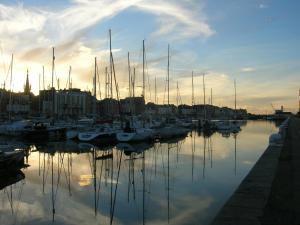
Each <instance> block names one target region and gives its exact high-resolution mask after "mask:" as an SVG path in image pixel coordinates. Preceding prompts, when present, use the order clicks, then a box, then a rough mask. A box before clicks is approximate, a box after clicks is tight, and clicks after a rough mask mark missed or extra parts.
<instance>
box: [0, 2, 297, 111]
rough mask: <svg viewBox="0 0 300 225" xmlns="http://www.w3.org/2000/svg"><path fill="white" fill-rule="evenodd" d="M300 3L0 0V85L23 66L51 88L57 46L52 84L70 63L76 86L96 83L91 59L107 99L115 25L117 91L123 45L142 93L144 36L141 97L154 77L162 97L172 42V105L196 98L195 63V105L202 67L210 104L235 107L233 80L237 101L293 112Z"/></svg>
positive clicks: (20, 77) (162, 99) (124, 69)
mask: <svg viewBox="0 0 300 225" xmlns="http://www.w3.org/2000/svg"><path fill="white" fill-rule="evenodd" d="M299 11H300V2H299V1H296V0H287V1H282V0H251V1H247V0H231V1H228V0H215V1H209V0H166V1H159V0H65V1H64V0H52V1H46V0H39V1H38V0H23V1H21V0H18V1H16V0H0V51H1V52H0V54H1V55H0V83H1V87H3V83H4V82H5V84H6V88H7V89H9V88H10V87H11V88H12V89H13V90H15V91H22V90H23V86H24V83H25V80H26V70H27V69H28V71H29V81H30V83H31V85H32V91H33V93H34V94H38V91H39V88H40V89H42V88H44V87H45V88H48V87H49V86H50V85H51V65H52V47H55V77H54V79H55V82H54V84H55V86H56V87H58V83H59V87H60V88H65V87H67V80H68V74H69V67H70V66H71V67H72V70H71V79H72V87H78V88H81V89H82V90H92V88H93V83H92V81H93V73H94V58H95V57H97V64H98V71H99V77H100V84H99V85H100V91H99V90H98V91H97V95H98V96H97V97H98V99H100V97H101V98H103V97H105V67H107V66H109V35H108V31H109V29H111V32H112V49H113V56H114V61H115V70H116V79H117V82H118V86H119V90H120V95H121V97H122V98H124V97H127V96H128V92H129V91H128V66H127V65H128V62H127V55H128V52H129V53H130V65H131V68H132V70H133V68H136V82H135V86H136V88H135V92H136V93H135V95H136V96H139V95H141V94H142V88H141V87H142V70H141V69H142V41H143V40H145V55H146V76H145V77H146V82H145V83H146V85H145V86H146V94H145V96H146V101H152V102H153V101H154V100H155V99H154V98H155V97H154V96H155V91H154V90H155V88H154V87H155V79H156V84H157V85H156V86H157V88H156V89H157V100H158V103H159V104H162V103H166V100H167V95H166V92H165V89H166V88H165V87H166V76H167V54H168V44H169V45H170V102H171V103H174V104H176V103H177V99H178V102H179V103H185V104H191V103H192V97H191V96H192V78H191V76H192V71H193V73H194V90H195V94H194V95H195V103H199V104H202V103H203V102H204V98H203V95H204V92H203V77H202V76H203V74H205V93H206V102H210V98H211V95H210V94H211V92H212V100H213V104H214V105H218V106H229V107H233V106H234V80H236V84H237V85H236V87H237V107H239V108H245V109H247V110H248V111H249V112H252V113H271V112H272V111H273V109H272V106H273V107H274V108H280V106H281V105H283V106H284V108H285V109H286V110H291V111H294V112H295V111H297V109H298V100H299V98H298V92H299V91H298V90H299V88H300V72H299V71H300V63H299V62H300V45H299V43H298V42H299V40H300V28H299V24H298V21H300V14H299V13H298V12H299ZM12 54H13V55H14V60H13V70H12V84H11V85H10V71H9V67H10V64H11V58H12ZM43 66H44V68H45V70H44V81H43V78H42V77H43V75H42V74H43V69H42V68H43ZM57 80H59V82H57ZM177 83H178V88H177ZM97 86H98V85H97ZM100 95H101V96H100ZM114 95H116V94H114ZM177 96H180V97H179V98H177Z"/></svg>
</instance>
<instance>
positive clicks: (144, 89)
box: [143, 40, 145, 99]
mask: <svg viewBox="0 0 300 225" xmlns="http://www.w3.org/2000/svg"><path fill="white" fill-rule="evenodd" d="M143 97H144V99H145V40H143Z"/></svg>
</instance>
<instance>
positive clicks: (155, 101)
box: [154, 76, 157, 104]
mask: <svg viewBox="0 0 300 225" xmlns="http://www.w3.org/2000/svg"><path fill="white" fill-rule="evenodd" d="M154 88H155V96H154V98H155V99H154V103H155V104H157V94H156V92H157V89H156V76H155V83H154Z"/></svg>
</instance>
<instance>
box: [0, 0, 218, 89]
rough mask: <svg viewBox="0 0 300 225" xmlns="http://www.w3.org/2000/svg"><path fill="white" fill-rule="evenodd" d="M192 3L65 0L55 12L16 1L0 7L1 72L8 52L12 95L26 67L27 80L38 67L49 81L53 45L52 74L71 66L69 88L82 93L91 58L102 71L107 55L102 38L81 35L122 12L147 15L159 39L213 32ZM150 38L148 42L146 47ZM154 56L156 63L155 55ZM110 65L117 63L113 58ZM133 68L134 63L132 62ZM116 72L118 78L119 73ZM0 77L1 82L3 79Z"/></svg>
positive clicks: (34, 75) (87, 81) (62, 72)
mask: <svg viewBox="0 0 300 225" xmlns="http://www.w3.org/2000/svg"><path fill="white" fill-rule="evenodd" d="M198 3H199V2H198ZM198 3H183V2H180V1H169V2H160V1H154V2H151V4H150V3H149V2H148V1H146V0H116V1H113V0H101V1H100V0H93V1H92V0H70V1H69V2H68V4H67V5H65V6H64V7H62V8H60V9H59V10H57V9H52V8H51V7H50V8H49V7H48V8H45V7H44V8H38V7H33V6H31V7H28V6H25V5H23V4H20V3H19V4H17V5H5V4H3V3H2V4H1V3H0V40H1V45H2V46H4V48H3V52H4V54H3V55H2V58H3V60H4V61H5V63H4V64H6V65H5V66H2V65H1V67H3V68H2V70H3V71H4V72H5V73H6V71H5V70H6V69H7V68H8V64H9V62H10V54H11V53H15V63H14V77H13V83H14V87H15V90H18V91H21V90H22V87H23V83H24V82H25V71H26V68H29V69H30V79H31V80H38V74H39V73H41V71H42V70H41V68H42V65H45V69H46V70H45V72H46V79H45V80H46V81H47V80H48V81H49V79H50V78H49V77H47V75H48V76H49V75H50V74H51V72H49V70H51V54H52V51H51V48H52V46H55V47H56V72H57V74H59V75H60V76H66V74H67V73H68V72H67V71H68V67H69V65H72V66H73V69H72V76H73V77H74V82H73V84H74V86H75V85H79V87H80V88H83V89H86V87H87V86H91V85H90V83H91V73H90V72H91V68H92V67H91V64H92V59H93V58H94V57H95V56H98V57H101V63H102V65H101V66H102V68H103V67H105V65H104V64H106V65H107V64H108V54H107V52H105V50H104V49H107V47H108V46H107V44H108V41H107V37H106V38H105V40H104V39H102V40H101V39H99V37H91V36H87V33H88V32H89V30H91V29H93V28H94V26H96V25H98V24H103V23H104V22H105V21H107V20H110V19H112V18H113V17H114V16H116V15H118V14H120V13H121V12H123V11H125V10H128V9H134V10H137V11H142V12H146V13H149V14H150V15H151V16H152V17H153V19H154V21H156V22H157V24H156V25H157V27H156V29H155V30H154V31H153V34H152V37H155V38H156V39H157V37H158V36H159V37H161V35H169V34H175V33H176V34H177V33H179V34H180V35H177V36H178V37H180V38H190V37H204V38H206V37H209V36H211V35H212V34H213V33H214V31H213V30H212V29H211V27H210V26H209V25H208V23H207V21H206V18H205V15H204V12H203V10H202V8H200V6H199V7H196V6H197V5H200V4H198ZM179 31H180V32H179ZM150 32H151V31H150ZM173 36H176V35H173ZM155 38H154V39H155ZM154 39H153V38H152V43H154V41H153V40H154ZM115 51H117V50H115ZM119 51H120V50H119ZM156 58H158V59H159V57H158V56H156ZM150 60H151V59H150ZM150 60H149V64H148V66H149V67H150V66H151V68H149V71H151V70H153V71H159V70H160V69H159V65H158V64H159V63H157V62H158V61H157V60H156V63H155V62H154V61H153V63H152V62H151V61H150ZM115 62H116V64H118V63H120V62H118V58H117V57H116V59H115ZM121 64H124V63H123V62H121ZM136 64H140V62H137V61H136ZM117 66H118V65H117ZM117 66H116V69H118V67H117ZM5 68H6V69H5ZM121 68H126V67H125V66H121ZM117 72H118V77H119V78H120V77H122V76H123V74H125V73H124V72H119V71H117ZM0 76H1V75H0ZM158 76H160V75H159V74H158ZM0 79H1V83H2V79H5V76H1V77H0ZM79 79H82V80H79ZM50 80H51V79H50ZM63 80H64V79H63ZM46 86H47V85H46ZM32 88H33V91H34V92H35V93H37V91H38V84H36V83H33V85H32ZM125 89H126V88H125Z"/></svg>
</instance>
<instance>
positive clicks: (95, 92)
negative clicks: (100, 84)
mask: <svg viewBox="0 0 300 225" xmlns="http://www.w3.org/2000/svg"><path fill="white" fill-rule="evenodd" d="M93 81H94V83H93V85H94V89H93V91H94V93H93V95H94V97H95V98H97V90H96V88H97V85H96V84H97V83H96V82H97V57H95V68H94V79H93Z"/></svg>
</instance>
